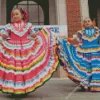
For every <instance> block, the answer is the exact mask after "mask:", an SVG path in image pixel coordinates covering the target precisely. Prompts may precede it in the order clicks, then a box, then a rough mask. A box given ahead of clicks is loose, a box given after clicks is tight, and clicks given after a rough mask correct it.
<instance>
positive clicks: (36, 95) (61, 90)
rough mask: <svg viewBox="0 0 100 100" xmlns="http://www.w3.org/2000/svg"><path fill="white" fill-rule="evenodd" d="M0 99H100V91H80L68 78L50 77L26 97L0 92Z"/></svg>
mask: <svg viewBox="0 0 100 100" xmlns="http://www.w3.org/2000/svg"><path fill="white" fill-rule="evenodd" d="M0 100H100V92H93V93H92V92H82V91H80V87H79V86H77V85H76V84H74V83H73V82H72V81H70V80H69V79H59V78H58V79H53V78H52V79H51V80H49V81H48V82H47V83H45V84H44V85H43V86H42V87H40V88H38V89H37V90H36V91H35V92H32V93H30V94H28V96H26V97H16V98H14V97H12V96H10V95H6V94H2V93H1V92H0Z"/></svg>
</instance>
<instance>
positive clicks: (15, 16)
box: [12, 9, 23, 22]
mask: <svg viewBox="0 0 100 100" xmlns="http://www.w3.org/2000/svg"><path fill="white" fill-rule="evenodd" d="M21 20H23V14H21V12H20V10H19V9H15V10H13V11H12V22H18V21H21Z"/></svg>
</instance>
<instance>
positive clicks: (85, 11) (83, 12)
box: [80, 0, 89, 21]
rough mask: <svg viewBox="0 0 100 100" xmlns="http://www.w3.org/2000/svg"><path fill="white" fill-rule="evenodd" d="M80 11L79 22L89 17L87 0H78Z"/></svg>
mask: <svg viewBox="0 0 100 100" xmlns="http://www.w3.org/2000/svg"><path fill="white" fill-rule="evenodd" d="M80 7H81V8H80V9H81V21H83V20H84V19H85V18H86V17H89V6H88V0H80Z"/></svg>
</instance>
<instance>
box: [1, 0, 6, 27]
mask: <svg viewBox="0 0 100 100" xmlns="http://www.w3.org/2000/svg"><path fill="white" fill-rule="evenodd" d="M0 24H1V25H4V24H6V0H0Z"/></svg>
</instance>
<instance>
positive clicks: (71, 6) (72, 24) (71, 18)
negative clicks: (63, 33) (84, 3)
mask: <svg viewBox="0 0 100 100" xmlns="http://www.w3.org/2000/svg"><path fill="white" fill-rule="evenodd" d="M66 5H67V23H68V36H69V37H72V34H73V33H76V32H77V31H78V30H79V29H81V13H80V0H66Z"/></svg>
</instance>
